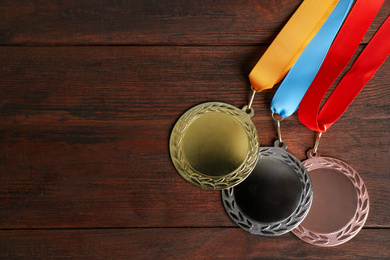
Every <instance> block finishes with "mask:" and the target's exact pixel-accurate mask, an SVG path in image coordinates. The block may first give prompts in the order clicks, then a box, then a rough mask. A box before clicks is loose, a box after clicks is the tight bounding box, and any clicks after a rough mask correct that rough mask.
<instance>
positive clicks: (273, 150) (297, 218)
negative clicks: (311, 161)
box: [222, 146, 313, 236]
mask: <svg viewBox="0 0 390 260" xmlns="http://www.w3.org/2000/svg"><path fill="white" fill-rule="evenodd" d="M261 157H263V158H264V157H272V158H276V159H279V160H281V161H283V162H285V163H286V164H288V165H289V166H290V167H291V168H292V169H293V170H294V171H295V173H296V175H297V177H298V179H299V182H300V184H301V188H302V193H301V198H300V200H299V203H298V205H297V207H296V208H295V210H294V211H293V212H292V213H291V214H290V215H289V216H288V217H286V218H285V219H283V220H280V221H275V222H267V223H265V222H260V221H257V220H254V219H252V218H251V217H249V216H247V215H246V214H245V212H243V211H241V209H240V207H239V205H237V203H236V200H235V197H234V188H229V189H226V190H223V191H222V202H223V205H224V208H225V210H226V212H227V214H228V216H229V217H230V218H231V219H232V220H233V221H234V222H235V223H236V224H237V225H238V226H239V227H241V228H242V229H244V230H245V231H247V232H249V233H251V234H254V235H261V236H279V235H283V234H285V233H288V232H290V231H291V230H293V229H294V228H296V227H297V226H298V225H299V224H300V223H301V222H302V221H303V220H304V219H305V217H306V215H307V214H308V212H309V210H310V207H311V203H312V200H313V188H312V184H311V179H310V175H309V173H308V172H307V170H306V168H305V167H304V166H303V164H302V162H301V161H300V160H298V159H297V158H296V157H295V156H293V155H292V154H290V153H289V152H287V151H286V150H285V149H282V148H279V147H276V146H274V147H262V148H261V149H260V155H259V158H261Z"/></svg>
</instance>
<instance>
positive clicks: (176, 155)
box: [169, 102, 260, 190]
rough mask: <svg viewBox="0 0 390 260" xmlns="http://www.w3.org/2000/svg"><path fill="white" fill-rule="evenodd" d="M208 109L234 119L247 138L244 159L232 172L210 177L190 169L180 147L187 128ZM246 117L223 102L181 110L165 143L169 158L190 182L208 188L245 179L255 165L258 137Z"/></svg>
mask: <svg viewBox="0 0 390 260" xmlns="http://www.w3.org/2000/svg"><path fill="white" fill-rule="evenodd" d="M211 112H213V113H223V114H225V115H229V116H231V117H233V118H234V119H236V120H237V121H238V122H239V123H240V125H241V126H242V127H243V129H244V131H245V133H246V135H247V137H248V152H247V154H246V157H245V160H244V162H243V163H242V164H241V165H240V166H239V167H238V168H237V169H235V170H234V171H232V172H230V173H228V174H226V175H222V176H210V175H206V174H203V173H202V172H199V171H197V170H196V169H194V168H193V167H192V166H191V165H190V163H189V162H188V160H187V159H186V156H185V154H184V151H183V149H182V140H183V137H184V135H185V132H186V130H187V128H188V127H190V125H191V123H192V122H193V121H194V120H196V119H197V118H198V117H199V116H201V115H203V114H206V113H211ZM250 116H251V115H248V114H247V113H245V112H244V111H243V110H241V109H239V108H236V107H234V106H232V105H230V104H227V103H223V102H207V103H202V104H199V105H197V106H194V107H192V108H191V109H189V110H188V111H187V112H185V113H184V114H183V115H182V116H181V117H180V118H179V120H178V121H177V122H176V124H175V126H174V127H173V130H172V133H171V137H170V142H169V149H170V155H171V159H172V162H173V164H174V166H175V168H176V170H177V171H178V173H179V174H180V175H181V176H182V177H183V178H184V179H185V180H187V181H188V182H190V183H191V184H193V185H195V186H197V187H200V188H203V189H208V190H222V189H227V188H230V187H233V186H235V185H237V184H239V183H240V182H242V181H243V180H245V178H246V177H248V176H249V174H250V173H251V172H252V171H253V169H254V168H255V166H256V163H257V160H258V155H259V152H260V145H259V137H258V134H257V130H256V127H255V125H254V124H253V122H252V120H251V119H250Z"/></svg>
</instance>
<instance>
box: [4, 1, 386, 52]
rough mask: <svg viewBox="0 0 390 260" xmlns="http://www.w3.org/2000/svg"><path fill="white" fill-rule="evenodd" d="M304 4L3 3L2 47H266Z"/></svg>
mask: <svg viewBox="0 0 390 260" xmlns="http://www.w3.org/2000/svg"><path fill="white" fill-rule="evenodd" d="M301 2H302V1H301V0H288V1H286V0H273V1H252V0H240V1H228V0H220V1H207V0H200V1H181V0H160V1H156V0H121V1H113V0H112V1H101V0H84V1H60V0H56V1H45V0H36V1H23V0H3V1H1V5H0V13H1V14H3V15H2V20H1V23H0V44H3V45H20V44H35V45H36V44H38V45H47V44H51V45H53V44H54V45H210V44H212V45H259V44H268V43H270V42H271V41H272V40H273V38H274V37H275V36H276V34H277V32H279V31H280V30H281V28H282V27H283V25H284V24H285V22H286V21H287V20H288V19H289V17H290V16H291V15H292V14H293V13H294V11H295V10H296V9H297V8H298V6H299V4H300V3H301ZM389 8H390V2H389V1H385V3H384V4H383V8H382V9H381V11H380V12H379V14H378V16H377V18H376V19H375V21H374V22H373V24H372V26H371V27H370V29H369V31H368V33H367V35H366V37H365V39H364V42H367V41H368V40H369V39H370V38H371V36H372V35H373V34H374V32H375V31H376V30H377V28H379V26H380V24H381V23H382V22H383V21H384V20H385V19H386V17H387V16H388V15H389V13H388V10H389Z"/></svg>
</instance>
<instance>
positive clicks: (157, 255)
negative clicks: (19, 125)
mask: <svg viewBox="0 0 390 260" xmlns="http://www.w3.org/2000/svg"><path fill="white" fill-rule="evenodd" d="M389 247H390V230H388V229H379V230H376V229H368V230H362V231H361V232H360V233H359V234H358V235H357V236H356V237H355V238H354V239H353V240H351V241H349V242H348V243H346V244H343V245H340V246H337V247H335V248H321V247H315V246H312V245H309V244H306V243H304V242H302V241H301V240H299V239H298V238H296V237H295V236H294V235H293V234H286V235H283V236H280V237H277V238H269V237H260V236H254V235H251V234H249V233H247V232H244V231H242V230H241V229H239V228H174V229H172V228H159V229H155V228H151V229H108V230H106V229H102V230H30V231H25V230H21V231H19V230H16V231H3V232H0V258H2V259H31V258H35V259H52V258H57V257H61V258H71V259H75V258H76V259H79V258H84V257H85V256H88V257H86V258H89V259H194V258H196V259H216V258H229V259H242V258H256V259H258V258H261V259H264V258H267V259H269V258H275V259H298V258H299V259H301V258H306V259H386V258H388V249H389ZM27 256H30V258H29V257H27Z"/></svg>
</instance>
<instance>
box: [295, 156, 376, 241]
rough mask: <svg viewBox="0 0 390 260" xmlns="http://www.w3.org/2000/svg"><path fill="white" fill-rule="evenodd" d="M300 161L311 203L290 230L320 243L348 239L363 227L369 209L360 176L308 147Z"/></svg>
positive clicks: (365, 190) (340, 162)
mask: <svg viewBox="0 0 390 260" xmlns="http://www.w3.org/2000/svg"><path fill="white" fill-rule="evenodd" d="M303 165H304V166H305V167H306V168H307V170H308V172H309V174H310V177H311V179H312V183H313V193H314V197H313V205H312V207H311V209H310V211H309V213H308V215H307V217H306V219H305V220H304V221H303V222H302V223H301V225H299V226H298V227H297V228H296V229H294V230H293V233H294V234H295V235H296V236H297V237H299V238H300V239H302V240H303V241H305V242H307V243H309V244H313V245H316V246H324V247H330V246H337V245H340V244H342V243H345V242H347V241H348V240H350V239H352V238H353V237H354V236H355V235H356V234H357V233H358V232H359V231H360V230H361V228H362V227H363V225H364V223H365V222H366V219H367V216H368V211H369V198H368V192H367V188H366V186H365V184H364V182H363V180H362V178H361V177H360V176H359V174H358V173H357V172H356V171H355V170H354V169H353V168H352V167H350V166H349V165H347V164H346V163H344V162H342V161H340V160H338V159H334V158H330V157H321V156H319V155H318V153H316V154H315V155H313V152H312V151H311V150H310V151H309V152H308V159H307V160H305V161H304V162H303Z"/></svg>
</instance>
